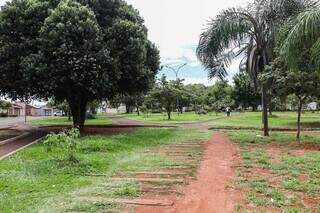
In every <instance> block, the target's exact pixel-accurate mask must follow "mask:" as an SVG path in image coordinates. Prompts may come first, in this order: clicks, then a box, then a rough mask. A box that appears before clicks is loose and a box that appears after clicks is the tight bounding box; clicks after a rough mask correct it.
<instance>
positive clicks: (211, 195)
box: [137, 133, 240, 213]
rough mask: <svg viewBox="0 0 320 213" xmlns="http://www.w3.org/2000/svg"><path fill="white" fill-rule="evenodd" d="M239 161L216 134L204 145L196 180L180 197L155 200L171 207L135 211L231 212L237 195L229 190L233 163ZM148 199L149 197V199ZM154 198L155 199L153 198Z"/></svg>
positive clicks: (232, 146)
mask: <svg viewBox="0 0 320 213" xmlns="http://www.w3.org/2000/svg"><path fill="white" fill-rule="evenodd" d="M238 159H239V151H238V150H237V148H236V147H235V146H234V145H233V144H232V143H231V142H230V141H229V140H228V139H227V138H226V137H224V136H223V135H222V134H220V133H216V134H214V136H213V138H212V139H211V140H210V142H208V143H207V144H206V145H205V152H204V157H203V159H202V161H201V164H200V168H199V170H198V174H197V178H196V180H193V181H191V183H190V185H188V186H186V187H185V188H184V189H183V194H184V196H183V197H180V198H177V197H176V196H173V195H166V196H157V197H156V198H157V199H164V200H172V201H175V205H174V206H173V207H165V208H164V207H151V206H144V207H140V208H137V212H139V213H151V212H152V213H214V212H217V213H228V212H233V210H234V205H235V203H236V201H237V200H238V199H239V198H240V194H239V192H238V191H236V190H235V189H231V188H230V187H228V184H229V183H230V181H231V180H232V179H233V178H234V177H235V169H234V167H233V165H234V163H235V162H236V161H238ZM148 198H149V197H148ZM152 198H155V197H152Z"/></svg>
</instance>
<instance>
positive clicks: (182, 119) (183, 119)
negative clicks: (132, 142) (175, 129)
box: [121, 112, 224, 124]
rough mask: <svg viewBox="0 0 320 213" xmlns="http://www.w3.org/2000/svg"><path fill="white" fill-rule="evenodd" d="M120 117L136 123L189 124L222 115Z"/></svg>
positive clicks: (129, 115)
mask: <svg viewBox="0 0 320 213" xmlns="http://www.w3.org/2000/svg"><path fill="white" fill-rule="evenodd" d="M121 116H125V117H127V118H129V119H132V120H136V121H143V122H154V123H165V124H168V123H169V124H170V123H189V122H198V121H207V120H210V119H215V118H220V117H223V116H224V115H223V114H221V113H219V114H215V113H210V114H207V115H198V114H195V113H194V112H185V113H183V114H179V115H178V114H177V113H175V112H174V113H172V114H171V120H168V117H167V114H166V113H153V114H149V115H148V116H147V115H146V114H141V115H140V116H138V115H137V113H133V114H121Z"/></svg>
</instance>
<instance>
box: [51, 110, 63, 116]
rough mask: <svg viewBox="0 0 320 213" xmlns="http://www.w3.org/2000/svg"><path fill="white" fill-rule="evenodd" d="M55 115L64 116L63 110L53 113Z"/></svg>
mask: <svg viewBox="0 0 320 213" xmlns="http://www.w3.org/2000/svg"><path fill="white" fill-rule="evenodd" d="M53 116H63V113H62V111H57V112H54V113H53Z"/></svg>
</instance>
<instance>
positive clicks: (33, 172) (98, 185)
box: [0, 129, 209, 213]
mask: <svg viewBox="0 0 320 213" xmlns="http://www.w3.org/2000/svg"><path fill="white" fill-rule="evenodd" d="M208 138H209V133H208V134H206V133H203V132H199V131H196V130H189V129H188V130H182V129H139V130H136V131H134V132H131V133H126V134H120V135H114V136H87V137H83V138H81V139H79V140H80V141H79V149H78V152H77V157H78V159H80V163H79V164H71V163H69V162H68V161H66V160H64V157H63V156H64V155H65V153H63V152H61V151H54V152H52V153H48V152H46V149H45V147H44V146H43V145H42V144H37V145H33V146H31V147H29V148H27V149H25V150H23V151H21V152H19V153H17V154H15V155H14V156H12V157H10V158H8V159H6V160H3V161H0V209H1V210H0V212H1V213H9V212H10V213H11V212H109V211H110V212H114V211H116V212H117V210H118V208H119V206H116V205H115V204H113V203H107V202H83V201H80V200H79V195H90V194H92V193H95V194H97V193H98V194H99V193H102V194H104V195H107V196H109V197H116V198H117V197H136V196H139V195H141V193H142V192H140V191H139V189H138V188H137V185H136V183H135V182H132V181H126V182H125V181H111V180H110V179H109V177H110V176H111V175H113V174H114V173H117V172H121V171H135V170H137V169H139V170H141V169H144V170H154V171H157V169H159V168H163V167H166V166H170V165H182V162H179V161H172V160H169V158H167V157H157V156H154V155H151V154H148V153H146V152H145V151H146V150H147V149H150V148H152V147H155V146H157V145H161V144H166V143H177V142H186V143H187V142H191V141H203V140H207V139H208ZM88 174H104V175H105V176H104V177H98V176H90V175H88ZM115 186H117V187H115Z"/></svg>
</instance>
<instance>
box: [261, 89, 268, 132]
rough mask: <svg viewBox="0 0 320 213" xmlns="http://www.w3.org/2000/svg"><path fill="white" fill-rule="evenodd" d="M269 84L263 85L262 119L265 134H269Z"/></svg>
mask: <svg viewBox="0 0 320 213" xmlns="http://www.w3.org/2000/svg"><path fill="white" fill-rule="evenodd" d="M267 100H268V99H267V86H266V85H265V84H263V85H262V121H263V132H264V136H269V126H268V103H267Z"/></svg>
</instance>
